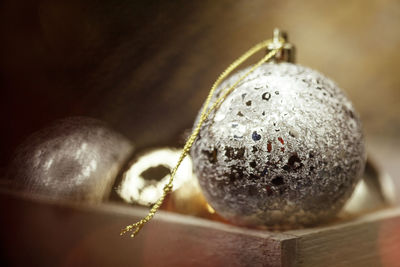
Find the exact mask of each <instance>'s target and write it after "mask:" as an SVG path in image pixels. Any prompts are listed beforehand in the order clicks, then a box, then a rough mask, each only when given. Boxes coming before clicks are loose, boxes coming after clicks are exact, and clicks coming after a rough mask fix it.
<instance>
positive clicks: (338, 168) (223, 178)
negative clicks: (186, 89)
mask: <svg viewBox="0 0 400 267" xmlns="http://www.w3.org/2000/svg"><path fill="white" fill-rule="evenodd" d="M245 72H246V70H242V71H240V72H238V73H236V74H234V75H232V76H231V77H230V78H228V79H227V80H226V81H225V82H224V83H223V84H222V85H221V86H220V88H219V89H218V90H217V92H216V96H215V97H214V100H215V98H216V97H218V93H219V92H220V89H221V88H226V87H227V86H229V85H231V84H233V83H234V82H235V81H236V80H237V79H238V77H240V76H241V75H243V74H244V73H245ZM191 156H192V158H193V161H194V168H195V172H196V174H197V176H198V179H199V182H200V185H201V187H202V190H203V192H204V194H205V196H206V198H207V200H208V201H209V203H210V204H211V206H212V207H213V208H214V209H215V210H216V211H217V212H218V213H220V214H221V215H222V216H224V217H225V218H227V219H229V220H231V221H233V222H234V223H237V224H243V225H265V226H269V227H271V226H274V227H285V228H293V227H299V226H305V225H312V224H315V223H319V222H322V221H326V220H328V219H330V218H332V217H334V216H335V215H336V214H337V212H338V211H339V210H340V209H341V208H342V206H343V205H344V203H345V202H346V200H347V199H348V198H349V197H350V195H351V193H352V191H353V189H354V187H355V184H356V183H357V181H358V180H359V177H360V175H361V173H362V171H363V169H364V165H365V151H364V143H363V134H362V130H361V123H360V121H359V118H358V115H357V113H356V112H355V111H354V108H353V106H352V104H351V103H350V101H349V100H348V99H347V98H346V96H345V94H344V93H343V92H342V91H341V90H340V89H339V88H338V87H337V85H336V84H335V83H333V82H332V81H331V80H329V79H327V78H326V77H324V76H323V75H321V74H320V73H318V72H316V71H314V70H311V69H308V68H305V67H302V66H299V65H294V64H289V63H280V64H264V65H262V66H261V67H260V68H258V69H257V70H256V71H254V73H252V74H251V75H249V77H247V78H246V79H245V80H244V81H243V82H241V83H240V84H239V85H238V87H237V88H236V89H235V91H234V92H232V94H230V95H229V96H228V97H227V99H226V100H225V101H224V102H223V103H222V104H221V106H220V108H219V109H218V110H217V111H215V112H213V113H211V115H210V117H209V119H208V120H206V121H205V123H204V124H203V127H202V129H201V131H200V135H199V137H198V140H197V141H196V142H195V144H194V146H193V148H192V150H191Z"/></svg>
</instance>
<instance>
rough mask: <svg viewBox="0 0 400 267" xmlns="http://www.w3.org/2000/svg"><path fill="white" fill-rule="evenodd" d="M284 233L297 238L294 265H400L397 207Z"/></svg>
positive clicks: (399, 230)
mask: <svg viewBox="0 0 400 267" xmlns="http://www.w3.org/2000/svg"><path fill="white" fill-rule="evenodd" d="M286 233H288V234H291V235H295V236H297V237H298V240H297V251H296V253H297V255H296V258H297V266H327V267H329V266H351V267H356V266H363V267H364V266H400V208H399V207H393V208H389V209H384V210H381V211H376V212H373V213H369V214H366V215H363V216H360V217H358V218H356V219H352V220H351V221H347V222H338V223H336V224H334V225H331V226H326V227H316V228H310V229H303V230H296V231H288V232H286Z"/></svg>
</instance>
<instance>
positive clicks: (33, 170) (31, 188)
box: [8, 117, 133, 202]
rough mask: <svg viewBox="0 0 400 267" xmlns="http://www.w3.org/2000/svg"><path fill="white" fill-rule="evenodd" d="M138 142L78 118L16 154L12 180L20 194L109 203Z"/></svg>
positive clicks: (41, 133)
mask: <svg viewBox="0 0 400 267" xmlns="http://www.w3.org/2000/svg"><path fill="white" fill-rule="evenodd" d="M132 150H133V146H132V144H131V143H130V142H129V141H128V140H127V139H126V138H125V137H123V136H122V135H120V134H119V133H117V132H115V131H113V130H111V129H110V128H108V127H107V126H106V125H105V124H104V123H102V122H101V121H98V120H95V119H91V118H85V117H72V118H68V119H64V120H60V121H57V122H56V123H54V124H53V125H52V126H50V127H48V128H45V129H42V130H41V131H39V132H37V133H35V134H33V135H32V136H30V137H29V138H28V139H27V140H26V141H25V142H24V143H23V144H22V145H20V146H19V148H18V149H17V151H16V153H15V157H14V159H13V162H12V164H11V165H10V166H9V169H8V178H9V179H10V180H12V182H13V186H14V188H15V189H17V190H21V191H25V192H28V193H30V194H33V195H41V196H46V197H47V198H52V199H68V200H75V201H86V202H100V201H102V200H104V199H106V198H107V197H108V195H109V193H110V192H111V187H112V184H113V182H114V179H115V177H116V176H117V174H118V172H119V170H120V168H121V166H122V164H123V163H124V162H125V161H126V160H127V157H128V156H129V155H130V153H131V152H132Z"/></svg>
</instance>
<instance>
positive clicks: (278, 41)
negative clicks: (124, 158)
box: [121, 29, 287, 237]
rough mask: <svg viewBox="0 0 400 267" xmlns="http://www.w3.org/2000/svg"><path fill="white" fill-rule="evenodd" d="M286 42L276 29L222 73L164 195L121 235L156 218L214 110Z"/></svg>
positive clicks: (135, 232) (280, 49)
mask: <svg viewBox="0 0 400 267" xmlns="http://www.w3.org/2000/svg"><path fill="white" fill-rule="evenodd" d="M285 41H286V40H285V38H282V36H281V33H280V31H279V30H277V29H275V30H274V38H273V39H268V40H265V41H263V42H260V43H258V44H256V45H255V46H253V47H252V48H251V49H250V50H248V51H247V52H246V53H244V54H243V55H242V56H241V57H239V58H238V59H236V60H235V61H234V62H233V63H232V64H231V65H230V66H229V67H228V68H227V69H225V71H224V72H222V73H221V75H220V76H219V77H218V79H217V80H216V81H215V82H214V84H213V86H212V87H211V90H210V92H209V94H208V96H207V98H206V101H205V102H204V106H203V109H202V111H201V115H200V119H199V121H198V123H197V125H196V127H195V128H194V130H193V132H192V134H191V135H190V137H189V139H188V140H187V141H186V144H185V146H184V147H183V150H182V153H181V155H180V157H179V160H178V162H177V164H176V166H175V167H174V168H173V169H172V171H171V176H170V178H169V180H168V183H167V184H166V185H165V186H164V188H163V194H162V195H161V197H160V198H159V199H158V200H157V202H156V203H154V205H153V206H152V207H151V209H150V211H149V213H148V214H147V216H146V217H144V218H143V219H141V220H140V221H138V222H136V223H134V224H130V225H127V226H126V227H125V228H124V229H122V230H121V235H123V234H125V233H127V232H131V231H133V232H132V234H131V237H135V236H136V235H137V234H138V233H139V231H140V230H141V229H142V227H143V226H144V225H145V224H146V223H147V222H149V221H150V220H151V219H152V218H153V217H154V215H155V214H156V212H157V211H158V209H159V208H160V206H161V205H162V203H163V202H164V199H165V197H166V196H167V194H168V193H169V192H170V191H171V190H172V185H173V181H174V178H175V175H176V172H177V171H178V168H179V166H180V165H181V163H182V161H183V160H184V158H185V157H186V156H187V155H188V154H189V151H190V148H191V147H192V145H193V143H194V141H195V140H196V138H197V136H198V134H199V132H200V129H201V126H202V125H203V123H204V121H205V120H206V119H207V118H208V116H209V115H210V113H211V112H212V111H213V110H214V109H217V108H218V107H219V105H220V104H221V103H222V102H223V101H224V100H225V99H226V97H227V96H228V95H229V94H230V93H231V92H232V91H233V90H234V89H235V88H236V86H237V85H238V84H239V83H240V82H241V81H243V80H244V79H245V78H246V77H247V76H249V75H250V74H251V73H252V72H253V71H254V70H255V69H257V68H258V67H259V66H260V65H261V64H263V63H265V62H267V61H268V60H270V59H272V58H273V57H274V56H276V59H279V57H280V56H281V55H284V54H285V53H283V52H284V51H285V50H284V48H285V47H284V46H285V45H286V44H287V43H285ZM263 49H264V50H265V49H267V51H269V52H268V53H267V54H266V55H265V56H264V57H263V58H262V59H261V60H259V61H258V62H257V63H256V64H255V65H253V66H252V67H251V68H250V70H248V71H247V72H246V73H245V74H244V75H243V76H241V77H240V78H239V79H238V80H237V81H236V82H235V83H234V84H233V85H232V86H231V87H229V88H226V89H224V90H223V91H222V92H223V94H222V95H221V96H220V97H219V98H218V99H217V100H216V101H215V102H214V103H213V104H212V105H211V107H209V105H210V101H211V98H212V96H213V95H214V92H215V90H216V89H217V87H218V86H219V85H220V84H221V82H222V81H223V80H225V79H226V77H227V76H228V75H229V74H231V73H232V71H234V70H235V69H236V68H237V67H238V66H239V65H241V64H242V63H243V62H244V61H246V60H247V59H248V58H250V57H251V56H253V55H254V54H255V53H257V52H259V51H260V50H263ZM282 49H283V50H282ZM286 60H287V59H286Z"/></svg>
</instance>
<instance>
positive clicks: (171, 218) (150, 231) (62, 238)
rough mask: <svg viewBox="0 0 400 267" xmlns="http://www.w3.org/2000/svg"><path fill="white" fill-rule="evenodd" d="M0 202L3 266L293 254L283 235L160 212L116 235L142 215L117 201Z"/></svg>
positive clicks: (227, 261) (236, 259)
mask: <svg viewBox="0 0 400 267" xmlns="http://www.w3.org/2000/svg"><path fill="white" fill-rule="evenodd" d="M0 207H1V209H2V211H3V212H2V213H1V217H0V218H1V221H2V225H3V227H2V228H1V234H0V240H1V242H2V247H3V248H4V249H3V251H2V253H3V255H2V256H3V259H6V264H10V265H17V266H27V265H30V266H31V265H40V266H65V265H67V266H165V265H167V266H204V265H206V266H282V249H284V250H285V251H289V250H293V251H292V252H290V254H291V255H295V251H294V250H295V246H293V245H292V246H290V245H288V244H287V243H288V242H290V241H291V240H294V239H293V237H292V236H290V235H286V234H282V233H270V232H266V231H258V230H250V229H245V228H240V227H235V226H230V225H226V224H223V223H219V222H213V221H209V220H205V219H199V218H194V217H190V216H183V215H178V214H174V213H168V212H160V213H159V214H157V216H156V217H155V219H154V220H153V221H152V222H151V223H149V224H148V225H147V226H146V227H145V228H144V229H143V231H142V232H141V233H140V235H138V237H137V238H135V239H131V238H129V237H128V236H124V237H120V236H119V230H120V228H122V227H123V226H125V225H126V224H128V223H131V222H133V221H135V220H137V219H139V218H140V217H142V216H143V215H145V213H146V210H145V209H141V208H133V207H131V206H124V205H120V204H118V205H117V204H112V203H106V204H102V205H98V206H88V205H73V204H70V203H49V202H48V201H43V200H32V199H27V198H22V197H20V196H15V195H10V194H4V193H2V194H0ZM282 241H286V243H282ZM282 244H283V246H282ZM283 261H284V262H285V264H286V265H287V266H291V265H292V263H293V261H292V262H291V260H290V259H286V258H285V259H284V260H283Z"/></svg>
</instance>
